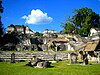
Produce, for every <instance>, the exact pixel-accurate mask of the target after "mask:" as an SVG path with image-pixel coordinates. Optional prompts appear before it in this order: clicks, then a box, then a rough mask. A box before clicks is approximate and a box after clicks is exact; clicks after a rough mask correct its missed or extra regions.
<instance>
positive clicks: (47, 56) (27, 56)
mask: <svg viewBox="0 0 100 75" xmlns="http://www.w3.org/2000/svg"><path fill="white" fill-rule="evenodd" d="M12 53H14V54H15V61H30V60H31V58H32V57H33V56H36V57H38V58H40V59H42V60H67V59H68V53H67V52H0V61H7V62H11V54H12Z"/></svg>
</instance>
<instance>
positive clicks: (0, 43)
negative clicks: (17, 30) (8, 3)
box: [0, 0, 4, 45]
mask: <svg viewBox="0 0 100 75" xmlns="http://www.w3.org/2000/svg"><path fill="white" fill-rule="evenodd" d="M1 13H3V7H2V0H0V45H2V39H3V38H2V37H3V33H4V28H3V24H2V22H1Z"/></svg>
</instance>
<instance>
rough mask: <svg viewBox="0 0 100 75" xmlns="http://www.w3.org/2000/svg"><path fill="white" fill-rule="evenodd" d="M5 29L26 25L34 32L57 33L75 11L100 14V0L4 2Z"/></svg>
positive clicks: (5, 0)
mask: <svg viewBox="0 0 100 75" xmlns="http://www.w3.org/2000/svg"><path fill="white" fill-rule="evenodd" d="M2 1H3V3H2V6H3V7H4V12H3V13H2V23H3V25H4V28H7V26H9V25H10V24H14V25H26V26H29V28H30V29H31V30H33V31H37V32H43V31H44V30H45V29H49V30H55V31H57V32H59V31H61V30H62V29H63V27H62V24H61V23H62V22H64V21H65V20H66V19H67V18H68V16H72V15H74V13H73V12H74V10H75V9H80V8H82V7H88V8H91V9H92V10H93V11H94V12H96V13H97V14H100V0H2Z"/></svg>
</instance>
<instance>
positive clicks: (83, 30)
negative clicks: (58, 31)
mask: <svg viewBox="0 0 100 75" xmlns="http://www.w3.org/2000/svg"><path fill="white" fill-rule="evenodd" d="M74 13H75V15H74V16H72V18H71V21H70V22H71V24H72V26H74V28H75V30H74V33H77V34H80V35H88V34H89V33H90V29H91V28H92V27H95V28H99V27H100V16H99V14H96V13H95V12H94V11H92V9H90V8H87V7H85V8H81V9H75V10H74ZM68 24H69V23H68V22H67V23H66V24H65V26H66V25H67V28H66V29H68V28H69V26H68ZM64 29H65V28H64ZM66 29H65V30H66ZM70 30H71V28H70Z"/></svg>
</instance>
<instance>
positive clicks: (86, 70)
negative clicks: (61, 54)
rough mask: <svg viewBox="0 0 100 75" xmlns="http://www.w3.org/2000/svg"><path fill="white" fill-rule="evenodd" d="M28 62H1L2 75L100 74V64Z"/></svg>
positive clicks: (0, 71) (0, 73)
mask: <svg viewBox="0 0 100 75" xmlns="http://www.w3.org/2000/svg"><path fill="white" fill-rule="evenodd" d="M27 63H28V62H20V63H15V64H11V63H9V62H0V75H80V74H81V75H90V74H91V75H100V64H93V65H68V63H67V62H66V61H61V62H58V63H53V64H51V65H52V67H50V68H33V67H29V66H25V65H26V64H27Z"/></svg>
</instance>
